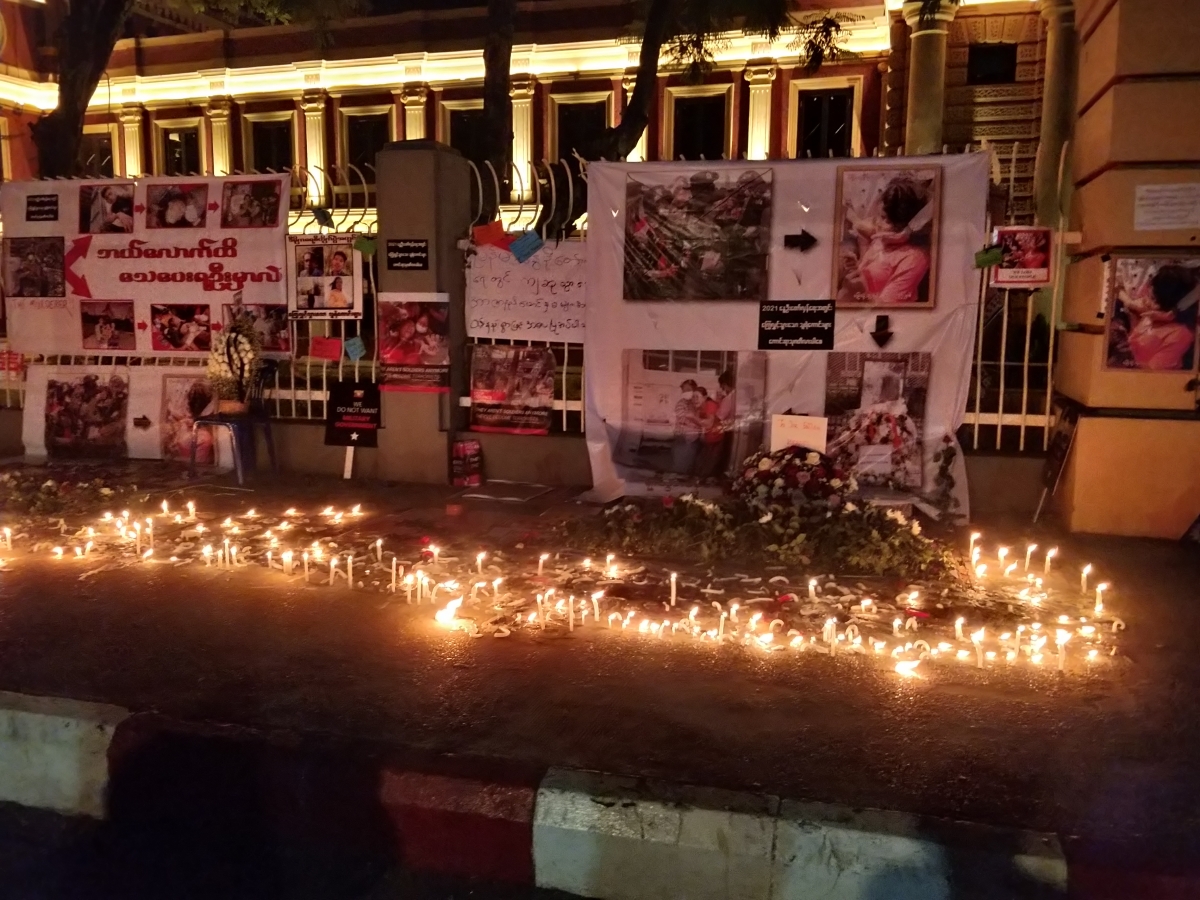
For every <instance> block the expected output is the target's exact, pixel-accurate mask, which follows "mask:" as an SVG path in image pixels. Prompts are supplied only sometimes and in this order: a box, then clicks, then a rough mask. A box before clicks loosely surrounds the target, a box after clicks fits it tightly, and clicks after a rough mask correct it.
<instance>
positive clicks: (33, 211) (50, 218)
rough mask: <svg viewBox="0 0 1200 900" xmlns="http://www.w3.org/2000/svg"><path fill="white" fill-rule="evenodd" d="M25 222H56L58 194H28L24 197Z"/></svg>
mask: <svg viewBox="0 0 1200 900" xmlns="http://www.w3.org/2000/svg"><path fill="white" fill-rule="evenodd" d="M25 221H26V222H57V221H58V194H30V195H28V196H27V197H26V198H25Z"/></svg>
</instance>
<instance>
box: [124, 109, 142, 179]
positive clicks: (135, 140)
mask: <svg viewBox="0 0 1200 900" xmlns="http://www.w3.org/2000/svg"><path fill="white" fill-rule="evenodd" d="M118 119H119V120H120V122H121V135H122V137H123V138H124V139H125V171H124V172H123V173H122V174H123V175H124V176H125V177H126V178H139V177H141V176H142V175H143V174H145V162H144V161H143V159H142V108H141V107H140V106H125V107H122V108H121V112H120V114H119V115H118Z"/></svg>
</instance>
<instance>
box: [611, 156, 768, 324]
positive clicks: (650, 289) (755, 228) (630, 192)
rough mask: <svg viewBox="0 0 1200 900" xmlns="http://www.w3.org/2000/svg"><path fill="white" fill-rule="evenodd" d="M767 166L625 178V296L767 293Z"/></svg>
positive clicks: (748, 296) (753, 296) (759, 296)
mask: <svg viewBox="0 0 1200 900" xmlns="http://www.w3.org/2000/svg"><path fill="white" fill-rule="evenodd" d="M771 192H772V184H771V170H770V169H747V170H745V171H742V172H732V173H730V174H728V175H720V174H718V173H717V172H716V171H712V170H709V171H701V172H695V173H693V174H692V175H690V176H688V175H667V174H664V175H661V176H657V177H656V176H654V175H649V174H647V175H638V176H637V177H636V178H635V177H634V176H632V175H631V176H629V177H628V180H627V181H626V184H625V195H626V214H625V263H624V284H625V299H626V300H756V301H761V300H765V299H766V298H767V256H768V253H769V251H770V248H771V196H772V193H771Z"/></svg>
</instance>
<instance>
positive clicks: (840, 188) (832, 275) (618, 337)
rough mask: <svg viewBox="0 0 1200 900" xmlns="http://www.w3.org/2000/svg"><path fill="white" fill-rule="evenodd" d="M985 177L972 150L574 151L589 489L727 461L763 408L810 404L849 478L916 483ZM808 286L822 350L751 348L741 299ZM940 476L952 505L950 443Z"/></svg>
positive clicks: (611, 490)
mask: <svg viewBox="0 0 1200 900" xmlns="http://www.w3.org/2000/svg"><path fill="white" fill-rule="evenodd" d="M988 175H989V162H988V156H987V155H986V154H982V153H981V154H968V155H961V156H939V157H929V158H902V159H862V160H828V161H826V160H805V161H795V162H785V163H747V162H721V163H705V164H702V165H696V164H688V163H652V164H646V163H638V164H624V163H594V164H593V165H592V166H590V167H589V168H588V212H589V215H588V222H589V230H588V244H589V248H588V279H587V284H588V320H587V339H586V342H585V358H586V359H587V369H588V378H587V397H586V403H587V442H588V451H589V455H590V458H591V465H592V477H593V481H594V484H595V490H594V494H593V495H594V496H595V497H597V498H599V499H608V498H612V497H617V496H620V495H621V494H623V493H639V492H645V491H648V490H655V489H663V490H666V489H670V488H671V486H672V485H685V484H688V483H689V482H691V483H693V484H694V483H695V481H696V479H697V478H706V477H715V476H728V475H729V474H731V473H733V472H734V471H736V469H737V466H738V464H739V462H740V460H741V459H744V458H745V456H746V455H747V454H748V453H750V452H753V451H754V450H757V449H758V448H759V447H761V446H764V445H765V446H770V443H771V441H770V436H769V434H768V433H767V432H768V431H769V427H768V426H769V423H770V417H771V415H772V414H777V413H790V414H794V415H809V416H825V417H828V418H829V434H828V438H829V452H830V453H831V454H834V455H836V456H837V457H838V458H839V459H840V460H842V461H843V462H844V463H846V464H847V465H849V466H850V467H851V468H853V469H854V470H855V471H856V472H857V474H858V475H859V477H860V480H862V481H865V482H866V483H867V484H872V483H874V484H878V485H880V486H887V487H898V488H902V489H906V490H907V491H909V492H911V493H922V492H923V493H925V494H930V493H931V492H933V491H934V490H935V488H936V484H935V476H936V474H937V463H936V462H935V460H934V456H935V454H938V455H940V451H941V450H942V449H943V448H945V447H946V446H947V445H946V443H945V442H946V441H950V442H951V443H952V442H953V441H954V431H955V429H956V428H957V427H958V426H959V425H960V424H961V422H962V417H963V411H964V409H965V406H966V399H967V389H968V384H969V375H970V369H971V350H972V347H973V344H974V339H975V323H976V308H977V301H978V290H979V278H980V273H979V271H978V270H976V269H975V268H974V265H973V259H974V254H975V252H976V251H977V250H979V249H980V248H981V247H983V246H984V239H985V234H984V221H985V220H984V213H985V208H986V202H987V196H988ZM813 239H815V242H814V240H813ZM828 299H833V300H835V301H836V303H837V306H836V322H835V337H834V351H833V352H821V351H801V350H796V351H769V352H764V351H758V349H757V348H758V338H759V334H758V323H759V303H760V302H762V301H763V300H771V301H785V300H828ZM647 301H657V302H647ZM880 315H886V316H887V317H888V323H887V327H886V329H885V330H886V331H889V332H891V337H890V341H889V342H888V343H887V344H886V348H885V349H882V350H881V348H880V347H879V346H878V345H877V344H876V342H875V340H874V339H873V338H872V332H873V331H877V330H879V329H878V328H877V325H878V324H879V323H878V322H877V318H876V317H877V316H880ZM951 474H952V476H953V477H954V479H955V490H954V493H955V495H956V497H957V498H958V500H959V502H960V506H959V510H958V511H959V512H960V513H965V512H966V475H965V467H964V466H963V465H962V458H961V453H959V454H958V455H957V457H956V460H955V464H954V466H953V469H952V471H951Z"/></svg>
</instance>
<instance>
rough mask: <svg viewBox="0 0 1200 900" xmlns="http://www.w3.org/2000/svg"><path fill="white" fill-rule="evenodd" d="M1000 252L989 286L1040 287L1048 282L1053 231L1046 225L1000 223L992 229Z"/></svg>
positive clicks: (994, 240) (1052, 249)
mask: <svg viewBox="0 0 1200 900" xmlns="http://www.w3.org/2000/svg"><path fill="white" fill-rule="evenodd" d="M992 242H993V243H994V244H996V245H998V246H999V247H1000V252H1001V254H1002V255H1003V256H1002V259H1001V260H1000V264H999V265H997V266H992V278H991V285H992V287H998V288H1040V287H1045V286H1046V285H1048V284H1049V283H1050V264H1051V254H1053V252H1054V232H1053V231H1051V230H1050V229H1049V228H1039V227H1035V226H1023V225H1003V226H1001V227H999V228H997V229H995V230H994V232H993V233H992Z"/></svg>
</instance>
